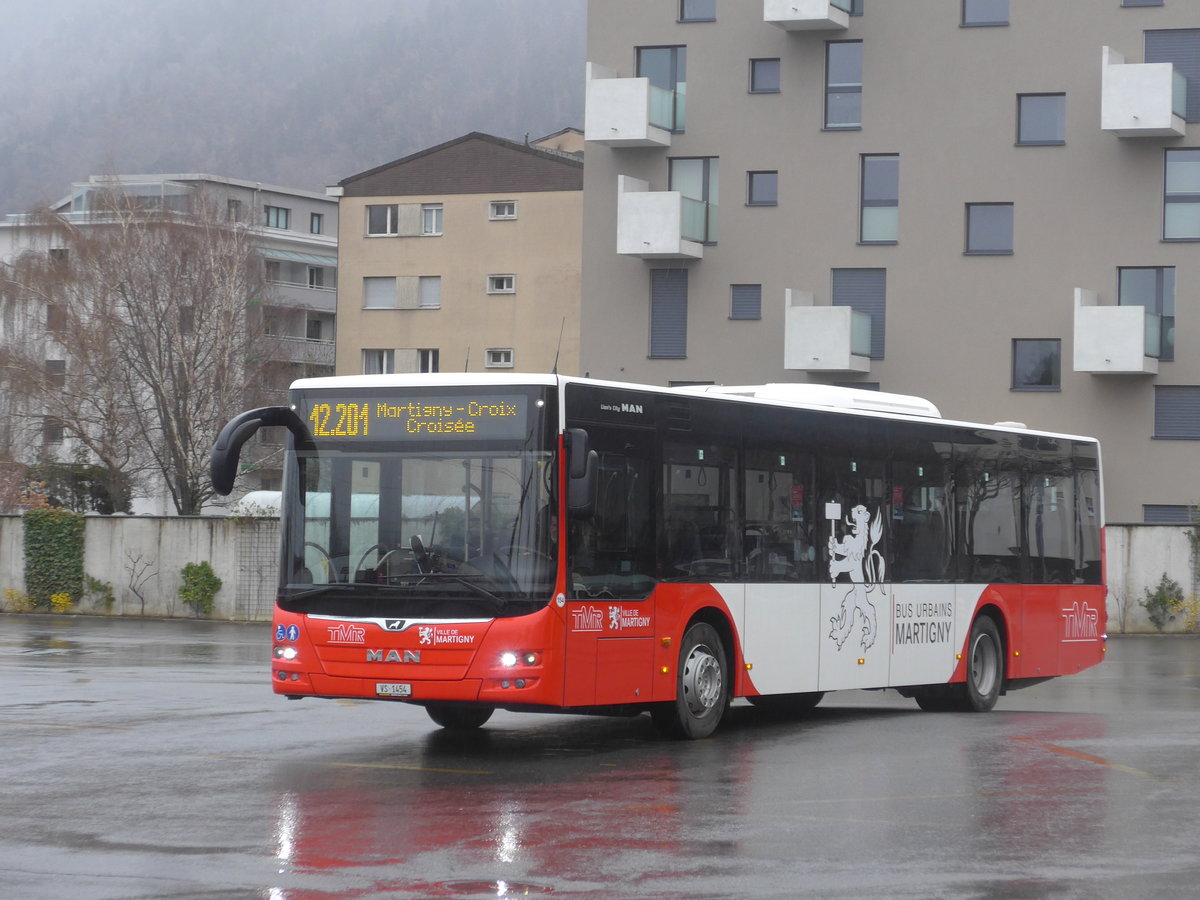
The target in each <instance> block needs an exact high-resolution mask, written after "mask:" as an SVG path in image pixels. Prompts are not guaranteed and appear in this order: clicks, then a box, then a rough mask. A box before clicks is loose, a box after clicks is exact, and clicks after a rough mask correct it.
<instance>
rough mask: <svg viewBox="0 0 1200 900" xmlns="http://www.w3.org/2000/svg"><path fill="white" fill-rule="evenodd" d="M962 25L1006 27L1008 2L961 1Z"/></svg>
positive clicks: (1004, 0)
mask: <svg viewBox="0 0 1200 900" xmlns="http://www.w3.org/2000/svg"><path fill="white" fill-rule="evenodd" d="M962 24H963V25H968V26H971V25H1007V24H1008V0H962Z"/></svg>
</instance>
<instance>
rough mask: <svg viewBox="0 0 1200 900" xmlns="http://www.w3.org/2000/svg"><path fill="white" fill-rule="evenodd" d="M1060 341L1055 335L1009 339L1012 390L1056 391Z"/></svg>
mask: <svg viewBox="0 0 1200 900" xmlns="http://www.w3.org/2000/svg"><path fill="white" fill-rule="evenodd" d="M1061 377H1062V341H1060V340H1058V339H1057V338H1053V339H1037V340H1026V339H1023V338H1017V339H1015V340H1013V342H1012V389H1013V390H1014V391H1057V390H1059V389H1060V388H1061V387H1062V382H1061V380H1060V379H1061Z"/></svg>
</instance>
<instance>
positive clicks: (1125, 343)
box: [1073, 288, 1162, 375]
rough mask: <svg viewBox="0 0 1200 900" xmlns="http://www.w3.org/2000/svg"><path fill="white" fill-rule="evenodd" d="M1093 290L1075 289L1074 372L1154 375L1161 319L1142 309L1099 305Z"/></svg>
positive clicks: (1160, 336) (1160, 332) (1160, 334)
mask: <svg viewBox="0 0 1200 900" xmlns="http://www.w3.org/2000/svg"><path fill="white" fill-rule="evenodd" d="M1099 300H1100V298H1099V295H1098V294H1097V293H1096V292H1095V291H1089V290H1085V289H1084V288H1075V359H1074V363H1073V368H1074V370H1075V371H1076V372H1091V373H1092V374H1093V375H1156V374H1158V354H1159V344H1160V341H1161V339H1162V323H1161V320H1160V317H1159V316H1157V315H1156V314H1154V313H1153V312H1151V311H1150V310H1148V309H1146V308H1145V307H1142V306H1100V305H1099Z"/></svg>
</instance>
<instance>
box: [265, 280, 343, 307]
mask: <svg viewBox="0 0 1200 900" xmlns="http://www.w3.org/2000/svg"><path fill="white" fill-rule="evenodd" d="M270 284H271V291H272V295H271V297H270V299H269V300H268V301H267V305H269V306H286V307H292V308H297V309H311V310H316V311H318V312H330V313H331V312H334V311H335V310H336V309H337V289H336V288H333V287H310V286H309V285H307V284H298V283H296V282H293V281H272V282H270Z"/></svg>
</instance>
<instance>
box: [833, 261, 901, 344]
mask: <svg viewBox="0 0 1200 900" xmlns="http://www.w3.org/2000/svg"><path fill="white" fill-rule="evenodd" d="M831 280H832V284H831V302H832V305H833V306H849V307H850V308H851V309H853V310H854V311H855V312H860V313H865V314H866V315H867V316H869V317H870V319H871V333H870V346H869V348H867V347H864V348H863V349H866V350H869V352H868V354H867V355H868V356H869V357H870V358H871V359H883V349H884V337H885V332H884V325H885V323H886V321H887V269H834V270H833V272H832V279H831ZM857 352H858V351H857V350H855V353H857Z"/></svg>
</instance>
